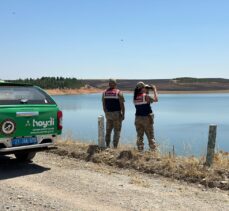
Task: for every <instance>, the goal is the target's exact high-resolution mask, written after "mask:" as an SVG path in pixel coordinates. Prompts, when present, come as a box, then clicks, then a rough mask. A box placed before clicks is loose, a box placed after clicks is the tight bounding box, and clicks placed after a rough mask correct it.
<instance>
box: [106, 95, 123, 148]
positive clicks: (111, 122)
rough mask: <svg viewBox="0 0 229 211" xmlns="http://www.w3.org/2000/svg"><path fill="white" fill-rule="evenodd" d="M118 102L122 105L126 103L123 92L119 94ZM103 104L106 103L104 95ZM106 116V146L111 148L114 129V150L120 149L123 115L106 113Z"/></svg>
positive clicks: (119, 112) (118, 112)
mask: <svg viewBox="0 0 229 211" xmlns="http://www.w3.org/2000/svg"><path fill="white" fill-rule="evenodd" d="M118 100H119V102H120V103H124V102H125V100H124V97H123V94H122V92H121V91H119V93H118ZM102 101H103V103H104V102H105V98H104V94H103V97H102ZM105 116H106V136H105V140H106V145H107V147H110V142H111V133H112V130H113V129H114V136H113V146H114V148H117V147H118V143H119V139H120V133H121V128H122V121H123V119H122V114H121V111H112V112H109V111H105Z"/></svg>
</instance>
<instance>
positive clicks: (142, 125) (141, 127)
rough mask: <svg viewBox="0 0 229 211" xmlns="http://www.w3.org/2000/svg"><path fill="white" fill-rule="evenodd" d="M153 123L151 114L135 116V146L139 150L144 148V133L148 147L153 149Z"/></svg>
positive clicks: (154, 146)
mask: <svg viewBox="0 0 229 211" xmlns="http://www.w3.org/2000/svg"><path fill="white" fill-rule="evenodd" d="M153 124H154V115H153V114H150V115H148V116H136V118H135V127H136V131H137V147H138V150H139V151H142V150H143V149H144V141H143V138H144V133H145V134H146V136H147V139H148V142H149V147H150V149H152V150H154V149H155V148H156V145H155V139H154V128H153Z"/></svg>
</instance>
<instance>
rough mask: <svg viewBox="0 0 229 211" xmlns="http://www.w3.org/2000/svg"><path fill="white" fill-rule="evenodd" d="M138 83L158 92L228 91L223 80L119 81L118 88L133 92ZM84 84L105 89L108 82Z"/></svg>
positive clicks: (88, 81) (90, 81)
mask: <svg viewBox="0 0 229 211" xmlns="http://www.w3.org/2000/svg"><path fill="white" fill-rule="evenodd" d="M139 81H143V82H144V83H146V84H154V85H156V86H157V87H158V89H159V90H160V91H215V90H229V79H223V78H188V77H184V78H174V79H152V80H150V79H147V80H145V79H120V80H117V82H118V87H119V88H120V89H122V90H133V89H134V88H135V86H136V84H137V83H138V82H139ZM83 82H84V83H85V84H89V85H90V86H93V87H96V88H99V89H105V88H106V87H107V84H108V80H103V79H101V80H99V79H97V80H93V79H92V80H83Z"/></svg>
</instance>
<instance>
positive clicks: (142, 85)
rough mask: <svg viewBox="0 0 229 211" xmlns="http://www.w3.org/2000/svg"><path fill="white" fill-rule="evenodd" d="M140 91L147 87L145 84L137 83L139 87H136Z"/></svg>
mask: <svg viewBox="0 0 229 211" xmlns="http://www.w3.org/2000/svg"><path fill="white" fill-rule="evenodd" d="M136 87H137V88H138V89H142V88H144V87H146V85H145V84H144V82H142V81H140V82H138V83H137V86H136Z"/></svg>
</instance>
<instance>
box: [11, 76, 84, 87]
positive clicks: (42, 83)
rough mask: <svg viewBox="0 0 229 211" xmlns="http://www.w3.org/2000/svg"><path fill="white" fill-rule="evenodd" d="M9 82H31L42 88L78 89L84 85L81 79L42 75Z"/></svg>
mask: <svg viewBox="0 0 229 211" xmlns="http://www.w3.org/2000/svg"><path fill="white" fill-rule="evenodd" d="M10 82H14V83H28V84H33V85H36V86H39V87H41V88H43V89H78V88H80V87H82V86H84V83H83V81H81V80H78V79H76V78H64V77H42V78H37V79H33V78H26V79H18V80H11V81H10Z"/></svg>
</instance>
